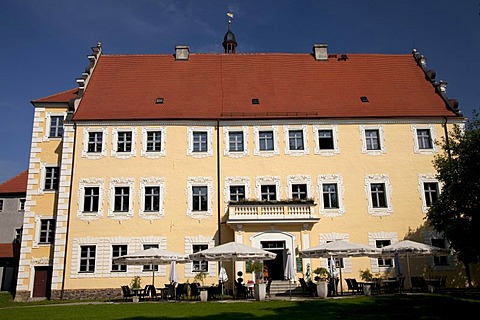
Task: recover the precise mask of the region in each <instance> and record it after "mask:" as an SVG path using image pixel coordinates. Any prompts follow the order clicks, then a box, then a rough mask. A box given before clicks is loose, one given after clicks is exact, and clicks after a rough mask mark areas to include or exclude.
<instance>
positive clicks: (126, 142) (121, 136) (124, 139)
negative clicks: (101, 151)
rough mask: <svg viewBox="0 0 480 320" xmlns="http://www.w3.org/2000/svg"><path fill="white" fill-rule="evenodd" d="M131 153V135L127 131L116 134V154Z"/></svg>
mask: <svg viewBox="0 0 480 320" xmlns="http://www.w3.org/2000/svg"><path fill="white" fill-rule="evenodd" d="M130 151H132V133H131V132H129V131H126V132H118V142H117V152H130Z"/></svg>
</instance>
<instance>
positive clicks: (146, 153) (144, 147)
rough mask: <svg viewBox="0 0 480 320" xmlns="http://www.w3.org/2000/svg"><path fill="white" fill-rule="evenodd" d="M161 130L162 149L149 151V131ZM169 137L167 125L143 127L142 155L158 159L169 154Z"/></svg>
mask: <svg viewBox="0 0 480 320" xmlns="http://www.w3.org/2000/svg"><path fill="white" fill-rule="evenodd" d="M154 131H159V132H160V151H147V136H148V133H149V132H154ZM166 137H167V129H166V128H165V127H148V128H142V151H141V156H142V157H145V158H148V159H158V158H161V157H165V156H166V155H167V153H166V148H165V141H166Z"/></svg>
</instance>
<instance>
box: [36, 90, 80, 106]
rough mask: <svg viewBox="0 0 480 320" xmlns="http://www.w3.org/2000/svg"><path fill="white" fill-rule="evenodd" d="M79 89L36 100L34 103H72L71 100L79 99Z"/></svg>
mask: <svg viewBox="0 0 480 320" xmlns="http://www.w3.org/2000/svg"><path fill="white" fill-rule="evenodd" d="M77 94H78V88H74V89H69V90H67V91H63V92H60V93H56V94H52V95H51V96H48V97H44V98H39V99H35V100H33V101H32V103H42V102H43V103H47V102H49V103H55V102H63V103H66V102H68V101H70V99H72V98H75V97H77Z"/></svg>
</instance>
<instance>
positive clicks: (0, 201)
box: [0, 199, 3, 212]
mask: <svg viewBox="0 0 480 320" xmlns="http://www.w3.org/2000/svg"><path fill="white" fill-rule="evenodd" d="M2 211H3V199H0V212H2Z"/></svg>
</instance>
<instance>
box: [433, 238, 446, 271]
mask: <svg viewBox="0 0 480 320" xmlns="http://www.w3.org/2000/svg"><path fill="white" fill-rule="evenodd" d="M432 246H434V247H438V248H442V249H446V245H445V239H432ZM433 264H434V265H435V266H448V259H447V256H446V255H445V256H434V257H433Z"/></svg>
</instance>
